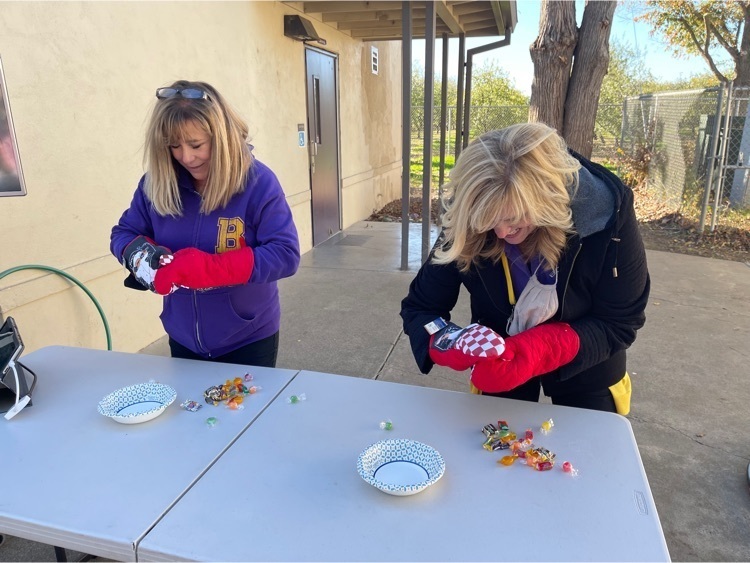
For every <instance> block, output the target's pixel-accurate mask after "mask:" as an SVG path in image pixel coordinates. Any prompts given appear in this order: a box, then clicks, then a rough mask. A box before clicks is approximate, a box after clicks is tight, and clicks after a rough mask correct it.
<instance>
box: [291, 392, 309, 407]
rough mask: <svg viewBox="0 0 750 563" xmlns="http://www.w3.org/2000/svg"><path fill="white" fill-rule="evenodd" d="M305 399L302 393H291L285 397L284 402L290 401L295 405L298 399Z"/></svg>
mask: <svg viewBox="0 0 750 563" xmlns="http://www.w3.org/2000/svg"><path fill="white" fill-rule="evenodd" d="M305 399H307V397H306V396H305V394H304V393H300V394H299V395H291V396H290V397H289V398H287V400H286V402H287V403H290V404H292V405H295V404H297V403H299V402H300V401H304V400H305Z"/></svg>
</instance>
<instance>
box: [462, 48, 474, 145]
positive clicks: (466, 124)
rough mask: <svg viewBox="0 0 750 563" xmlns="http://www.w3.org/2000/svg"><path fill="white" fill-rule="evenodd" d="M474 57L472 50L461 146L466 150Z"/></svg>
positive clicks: (467, 78) (467, 59)
mask: <svg viewBox="0 0 750 563" xmlns="http://www.w3.org/2000/svg"><path fill="white" fill-rule="evenodd" d="M472 59H473V56H472V54H471V49H469V53H468V56H467V57H466V99H465V100H464V127H463V129H464V130H463V132H462V133H461V144H462V148H464V149H465V148H466V147H467V146H468V145H469V132H470V126H469V113H470V109H471V65H472Z"/></svg>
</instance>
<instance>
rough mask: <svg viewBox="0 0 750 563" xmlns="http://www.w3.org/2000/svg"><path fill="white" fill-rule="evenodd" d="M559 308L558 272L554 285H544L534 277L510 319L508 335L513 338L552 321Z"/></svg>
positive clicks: (523, 292) (519, 299)
mask: <svg viewBox="0 0 750 563" xmlns="http://www.w3.org/2000/svg"><path fill="white" fill-rule="evenodd" d="M557 306H558V301H557V272H555V283H552V284H543V283H541V282H540V281H539V280H538V279H537V278H536V275H532V276H531V277H530V278H529V281H528V282H527V283H526V287H524V288H523V291H522V292H521V295H520V296H519V297H518V300H517V301H516V306H515V307H514V308H513V314H512V315H511V317H510V319H508V326H507V329H508V334H509V335H510V336H513V335H515V334H518V333H519V332H523V331H524V330H528V329H530V328H532V327H535V326H537V325H539V324H542V323H543V322H544V321H546V320H548V319H551V318H552V316H553V315H554V314H555V313H557Z"/></svg>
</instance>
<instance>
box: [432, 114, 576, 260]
mask: <svg viewBox="0 0 750 563" xmlns="http://www.w3.org/2000/svg"><path fill="white" fill-rule="evenodd" d="M580 167H581V165H580V163H579V162H578V161H577V160H576V159H575V158H573V157H572V156H571V155H570V154H569V153H568V150H567V147H566V145H565V141H564V140H563V139H562V138H561V137H560V136H559V135H558V134H557V132H556V131H555V130H554V129H552V128H550V127H548V126H546V125H544V124H542V123H520V124H517V125H511V126H510V127H506V128H505V129H500V130H497V131H490V132H488V133H485V134H483V135H482V136H480V137H479V138H477V139H476V140H474V141H473V142H472V143H471V144H470V145H469V146H468V147H467V148H466V149H465V150H464V151H463V152H462V153H461V155H460V156H459V158H458V160H457V162H456V166H455V168H454V169H453V170H452V171H451V174H450V181H449V182H448V184H447V185H446V188H447V191H446V195H445V197H444V198H443V205H444V207H445V213H444V215H443V220H442V223H443V227H444V240H443V242H442V244H441V245H440V247H439V248H438V249H437V250H436V252H435V254H434V257H433V262H434V263H436V264H448V263H450V262H454V261H455V262H456V263H457V264H458V267H459V269H460V270H461V271H462V272H466V271H468V270H469V267H470V266H471V264H472V263H476V262H477V261H478V260H479V259H481V258H486V259H489V260H491V261H493V262H497V261H499V260H500V257H501V255H502V253H503V248H504V241H503V240H502V239H500V238H498V237H497V236H496V235H495V234H494V232H493V229H494V227H495V226H496V225H497V224H498V222H500V220H507V221H509V222H510V223H511V224H512V223H517V222H520V221H525V222H528V223H530V224H531V225H533V226H535V227H536V229H534V230H533V231H532V232H531V233H530V234H529V236H528V237H527V238H526V239H525V240H524V241H523V242H522V243H521V244H520V245H519V248H520V250H521V252H522V254H523V256H524V258H525V259H526V260H528V259H530V258H531V257H533V256H537V255H541V256H542V257H543V258H544V261H545V262H546V267H547V268H549V269H551V270H554V269H555V268H556V267H557V263H558V261H559V259H560V255H561V254H562V250H563V248H564V247H565V241H566V235H567V234H568V233H571V232H573V217H572V213H571V210H570V200H571V197H572V194H573V192H574V191H575V189H576V188H577V186H578V170H579V169H580Z"/></svg>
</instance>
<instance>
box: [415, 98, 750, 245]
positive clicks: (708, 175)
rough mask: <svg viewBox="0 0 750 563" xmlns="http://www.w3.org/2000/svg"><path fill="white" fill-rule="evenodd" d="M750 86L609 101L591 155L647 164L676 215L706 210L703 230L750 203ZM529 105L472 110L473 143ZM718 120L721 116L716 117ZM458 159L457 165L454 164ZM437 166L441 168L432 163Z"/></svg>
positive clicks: (450, 115)
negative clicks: (684, 208) (689, 208)
mask: <svg viewBox="0 0 750 563" xmlns="http://www.w3.org/2000/svg"><path fill="white" fill-rule="evenodd" d="M749 110H750V88H743V89H739V88H734V89H733V88H732V87H731V84H730V85H727V86H726V87H723V88H709V89H705V90H688V91H681V92H665V93H659V94H648V95H641V96H636V97H629V98H626V99H625V100H624V102H623V103H622V104H602V105H600V106H599V109H598V111H597V120H596V125H595V130H594V146H593V151H592V158H593V159H594V160H597V161H600V162H601V161H606V162H608V163H610V164H612V165H617V164H621V163H622V162H623V161H629V162H630V163H631V164H632V165H633V166H636V167H637V166H640V167H641V168H642V171H643V173H644V175H645V177H646V178H647V182H648V186H649V189H651V190H652V192H653V193H655V194H656V195H657V196H658V197H659V199H660V200H661V201H662V202H663V203H664V205H665V207H666V208H668V209H671V210H673V211H677V210H679V209H680V208H681V206H683V205H685V204H686V203H690V204H692V205H696V206H698V207H701V206H702V207H703V213H702V217H701V229H702V228H703V226H704V218H705V216H706V215H707V211H709V210H710V211H711V214H710V215H711V229H712V230H713V228H714V227H715V225H716V221H717V218H718V217H719V215H720V213H721V211H722V210H724V209H727V208H729V207H734V208H738V207H739V208H746V207H748V206H750V188H749V187H748V183H749V182H750V119H746V117H747V116H748V111H749ZM528 113H529V106H528V105H508V106H473V107H472V108H471V112H470V123H469V140H470V141H471V140H472V139H474V138H476V137H477V136H479V135H481V134H482V133H484V132H486V131H489V130H492V129H501V128H503V127H507V126H509V125H512V124H514V123H523V122H526V121H527V120H528ZM440 114H441V109H440V108H439V107H437V108H435V109H434V115H433V120H432V122H433V128H434V132H433V142H434V145H433V155H434V157H436V156H437V155H438V154H439V143H440V117H441V115H440ZM424 115H425V114H424V108H423V107H416V106H415V107H412V128H411V131H412V150H413V160H414V161H421V158H422V147H423V142H422V137H423V135H424ZM717 116H718V117H717ZM446 129H447V133H446V155H448V159H447V160H450V159H451V158H452V155H454V154H455V143H456V107H455V106H451V107H448V108H446ZM450 162H452V161H450ZM433 169H434V165H433Z"/></svg>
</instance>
